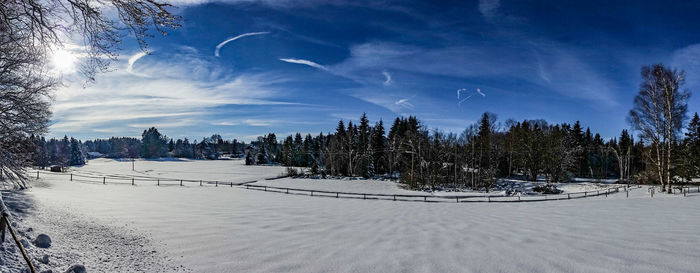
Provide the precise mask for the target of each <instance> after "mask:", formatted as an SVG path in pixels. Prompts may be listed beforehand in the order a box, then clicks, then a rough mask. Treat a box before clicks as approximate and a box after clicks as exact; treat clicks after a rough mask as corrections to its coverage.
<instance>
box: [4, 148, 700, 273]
mask: <svg viewBox="0 0 700 273" xmlns="http://www.w3.org/2000/svg"><path fill="white" fill-rule="evenodd" d="M74 171H76V173H92V174H121V175H127V176H130V175H133V174H137V175H141V176H153V177H156V176H157V177H167V178H185V179H205V180H221V181H235V182H238V181H240V182H244V181H249V180H255V179H262V178H269V177H276V176H278V175H279V174H280V173H282V172H283V168H281V167H273V166H269V167H257V166H256V167H249V166H244V165H242V162H241V161H187V162H170V161H137V162H136V172H132V171H131V162H115V161H111V160H104V159H101V160H93V161H91V162H90V163H89V164H88V165H86V166H84V167H81V168H77V169H75V170H74ZM76 180H77V179H76ZM325 182H327V183H319V181H305V180H303V179H298V180H297V179H279V180H270V181H262V182H258V183H256V184H262V183H265V184H270V185H273V184H274V185H284V184H286V185H292V184H293V185H295V186H300V187H301V186H304V187H311V186H313V187H325V189H327V190H328V189H332V190H344V191H372V192H377V191H385V192H396V191H404V190H402V189H399V188H398V187H397V186H396V185H394V184H392V182H388V181H371V180H369V181H346V180H334V181H325ZM359 183H363V184H359ZM351 187H355V188H351ZM582 187H585V186H582ZM319 189H320V188H319ZM10 195H19V196H12V199H13V200H15V201H14V202H20V203H23V204H25V206H31V208H32V209H31V210H29V209H26V210H24V212H22V213H21V214H19V215H20V217H21V218H22V221H21V226H22V227H27V226H31V227H32V228H33V229H34V231H33V232H32V233H31V234H35V233H39V232H41V233H47V234H49V235H50V236H52V239H53V240H54V241H55V242H56V243H55V244H54V246H52V248H49V249H48V250H38V249H36V248H33V247H30V251H31V252H32V253H33V254H38V253H40V252H42V251H46V252H48V253H50V254H54V253H55V254H56V255H58V256H57V257H56V258H53V257H52V259H53V260H52V263H50V266H44V265H42V269H44V268H57V269H61V270H65V268H67V266H68V265H70V264H72V263H78V262H80V263H84V264H85V265H86V267H87V269H88V272H141V271H142V272H158V271H161V272H176V271H191V272H697V271H698V270H700V232H697V231H698V226H700V217H698V215H700V195H699V194H697V193H693V194H690V195H689V196H688V197H682V195H674V196H666V195H656V196H655V197H654V198H653V199H652V198H650V197H649V196H648V194H647V190H646V189H645V188H643V189H636V190H634V191H632V192H631V193H630V198H625V195H624V194H615V195H611V196H609V197H607V198H606V197H595V198H588V199H577V200H564V201H551V202H534V203H459V204H457V203H422V202H393V201H386V200H361V199H342V198H341V199H336V198H312V197H309V196H304V195H286V194H279V193H270V192H262V191H254V190H246V189H244V188H241V187H218V188H217V187H212V186H211V185H209V186H205V187H199V185H195V184H190V185H185V186H184V187H179V186H177V187H175V186H170V187H163V186H161V187H157V186H155V185H154V184H153V183H136V186H131V185H130V184H129V183H125V184H114V183H113V184H109V183H108V184H107V185H102V184H101V183H92V182H89V183H88V182H79V181H74V182H69V181H68V178H67V177H66V176H49V175H45V176H43V178H42V179H41V180H40V181H38V182H36V183H35V186H34V188H32V189H31V190H29V191H26V192H24V193H21V194H14V193H7V192H3V196H10ZM6 198H7V197H6ZM4 245H5V246H8V245H9V243H8V242H6V243H5V244H4ZM71 253H73V254H71ZM15 255H16V254H15ZM20 259H21V258H20ZM35 264H38V262H35ZM0 268H2V267H0ZM3 272H5V271H3ZM60 272H62V271H60Z"/></svg>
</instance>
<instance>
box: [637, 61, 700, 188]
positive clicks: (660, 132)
mask: <svg viewBox="0 0 700 273" xmlns="http://www.w3.org/2000/svg"><path fill="white" fill-rule="evenodd" d="M684 81H685V72H683V71H680V72H679V71H677V70H675V69H671V68H667V67H665V66H664V65H662V64H655V65H651V66H645V67H642V84H641V86H640V88H639V94H638V95H637V96H636V97H635V98H634V107H633V108H632V110H631V111H630V114H629V121H630V124H631V125H632V127H633V128H634V129H635V130H637V131H638V132H639V135H640V137H641V140H642V141H644V142H645V144H647V145H649V146H650V148H651V153H650V154H648V155H647V156H648V159H649V161H650V162H651V163H652V164H651V165H652V166H653V171H654V172H655V173H656V175H657V176H658V181H659V182H660V184H661V191H666V190H667V188H666V187H667V186H668V190H669V191H670V190H671V184H672V174H671V169H672V166H673V163H672V162H671V160H672V157H673V146H674V145H673V142H677V141H678V134H679V132H680V130H681V128H682V127H683V121H684V120H685V119H686V112H687V109H688V105H687V100H688V97H689V96H690V93H689V92H688V91H684V90H681V89H680V88H681V86H682V85H683V82H684Z"/></svg>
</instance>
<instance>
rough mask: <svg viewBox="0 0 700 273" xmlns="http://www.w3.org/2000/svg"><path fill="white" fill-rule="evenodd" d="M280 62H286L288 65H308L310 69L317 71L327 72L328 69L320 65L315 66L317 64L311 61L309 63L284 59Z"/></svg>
mask: <svg viewBox="0 0 700 273" xmlns="http://www.w3.org/2000/svg"><path fill="white" fill-rule="evenodd" d="M280 61H283V62H288V63H293V64H303V65H308V66H311V67H315V68H318V69H322V70H325V71H328V68H326V67H325V66H323V65H320V64H317V63H315V62H312V61H309V60H304V59H285V58H282V59H280Z"/></svg>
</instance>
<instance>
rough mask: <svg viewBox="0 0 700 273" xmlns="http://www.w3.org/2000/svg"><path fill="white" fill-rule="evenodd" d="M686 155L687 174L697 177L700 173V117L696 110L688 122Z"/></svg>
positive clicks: (685, 145)
mask: <svg viewBox="0 0 700 273" xmlns="http://www.w3.org/2000/svg"><path fill="white" fill-rule="evenodd" d="M684 150H685V152H684V156H685V157H687V160H685V161H684V162H685V164H686V168H687V171H686V172H687V174H688V175H690V176H693V177H697V176H698V175H699V174H700V117H698V113H697V112H696V113H695V115H693V119H691V120H690V123H689V124H688V129H687V132H686V133H685V140H684Z"/></svg>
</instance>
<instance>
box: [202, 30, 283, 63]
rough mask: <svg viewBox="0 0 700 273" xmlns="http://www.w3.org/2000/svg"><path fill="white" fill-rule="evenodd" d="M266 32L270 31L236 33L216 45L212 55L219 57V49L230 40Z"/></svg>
mask: <svg viewBox="0 0 700 273" xmlns="http://www.w3.org/2000/svg"><path fill="white" fill-rule="evenodd" d="M268 33H270V32H266V31H264V32H250V33H243V34H241V35H238V36H236V37H232V38H228V39H226V40H225V41H223V42H221V43H219V44H218V45H216V49H214V56H216V57H219V51H220V50H221V48H222V47H224V46H225V45H226V44H228V43H230V42H232V41H235V40H238V39H240V38H243V37H248V36H255V35H263V34H268Z"/></svg>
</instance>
